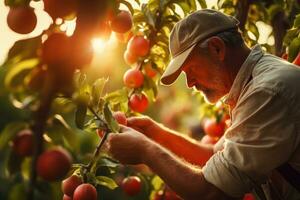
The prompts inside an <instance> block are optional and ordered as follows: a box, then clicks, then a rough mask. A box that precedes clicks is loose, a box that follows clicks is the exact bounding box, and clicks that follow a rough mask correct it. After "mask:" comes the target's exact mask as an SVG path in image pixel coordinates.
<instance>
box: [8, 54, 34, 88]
mask: <svg viewBox="0 0 300 200" xmlns="http://www.w3.org/2000/svg"><path fill="white" fill-rule="evenodd" d="M38 64H39V60H38V59H36V58H33V59H28V60H24V61H22V62H19V63H17V64H15V65H14V66H13V67H12V68H11V69H10V70H9V71H8V72H7V74H6V77H5V79H4V85H5V86H6V87H7V88H9V89H11V90H17V89H18V88H19V87H20V85H21V84H23V82H24V78H25V77H26V75H27V74H28V73H29V72H30V71H31V69H32V68H34V67H35V66H37V65H38Z"/></svg>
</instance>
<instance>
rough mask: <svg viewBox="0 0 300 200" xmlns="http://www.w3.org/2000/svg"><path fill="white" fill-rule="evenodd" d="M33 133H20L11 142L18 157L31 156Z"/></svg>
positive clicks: (26, 131)
mask: <svg viewBox="0 0 300 200" xmlns="http://www.w3.org/2000/svg"><path fill="white" fill-rule="evenodd" d="M33 141H34V138H33V133H32V131H31V130H29V129H25V130H22V131H20V132H19V133H18V134H17V135H16V137H15V138H14V140H13V151H14V152H15V153H16V154H18V155H19V156H31V155H32V154H33V145H34V142H33Z"/></svg>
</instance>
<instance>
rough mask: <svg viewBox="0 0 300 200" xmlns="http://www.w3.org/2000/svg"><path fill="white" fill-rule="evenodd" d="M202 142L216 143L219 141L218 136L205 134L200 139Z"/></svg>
mask: <svg viewBox="0 0 300 200" xmlns="http://www.w3.org/2000/svg"><path fill="white" fill-rule="evenodd" d="M200 142H201V143H202V144H212V145H213V144H216V143H217V142H218V138H215V137H211V136H209V135H204V136H203V137H202V139H201V141H200Z"/></svg>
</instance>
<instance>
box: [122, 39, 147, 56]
mask: <svg viewBox="0 0 300 200" xmlns="http://www.w3.org/2000/svg"><path fill="white" fill-rule="evenodd" d="M127 49H128V51H129V52H130V53H131V54H133V55H136V56H138V57H143V56H146V55H147V54H148V53H149V51H150V41H149V40H148V39H146V38H145V37H144V36H142V35H135V36H133V37H132V38H131V39H130V40H129V42H128V44H127Z"/></svg>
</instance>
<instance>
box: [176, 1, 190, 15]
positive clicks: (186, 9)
mask: <svg viewBox="0 0 300 200" xmlns="http://www.w3.org/2000/svg"><path fill="white" fill-rule="evenodd" d="M174 3H175V4H177V5H178V6H179V7H180V8H181V9H182V11H183V13H184V14H185V15H186V14H188V13H190V12H191V7H190V5H189V4H188V3H187V2H185V1H175V2H174Z"/></svg>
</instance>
